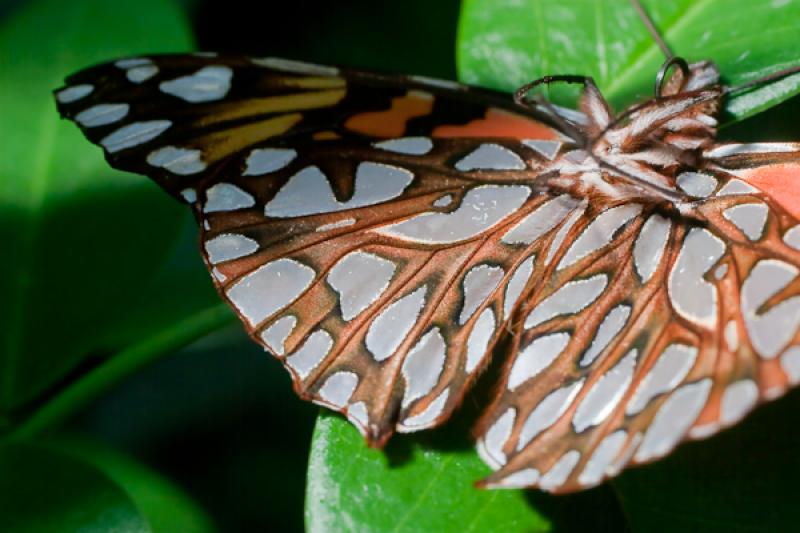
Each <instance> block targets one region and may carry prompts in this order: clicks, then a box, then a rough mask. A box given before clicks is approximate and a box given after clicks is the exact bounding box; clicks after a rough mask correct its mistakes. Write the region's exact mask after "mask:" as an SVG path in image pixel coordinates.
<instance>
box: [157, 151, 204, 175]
mask: <svg viewBox="0 0 800 533" xmlns="http://www.w3.org/2000/svg"><path fill="white" fill-rule="evenodd" d="M202 156H203V152H201V151H200V150H196V149H191V148H177V147H175V146H164V147H163V148H159V149H157V150H153V151H152V152H150V153H149V154H148V155H147V163H148V164H149V165H152V166H154V167H160V168H163V169H166V170H169V171H170V172H172V173H173V174H179V175H181V176H188V175H190V174H197V173H198V172H202V171H204V170H205V169H206V164H205V162H203V159H202Z"/></svg>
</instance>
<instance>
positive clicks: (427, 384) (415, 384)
mask: <svg viewBox="0 0 800 533" xmlns="http://www.w3.org/2000/svg"><path fill="white" fill-rule="evenodd" d="M446 350H447V344H445V341H444V337H442V334H441V332H440V331H439V328H438V327H435V328H433V329H432V330H430V331H428V333H426V334H425V335H424V336H423V337H422V338H421V339H420V340H419V341H417V344H416V345H414V347H413V348H411V350H410V351H409V352H408V355H407V356H406V358H405V360H404V361H403V366H402V369H401V372H402V374H403V378H405V382H406V387H405V393H404V394H403V401H402V404H401V405H402V407H404V408H405V407H408V406H409V405H410V404H411V403H412V402H413V401H414V400H416V399H418V398H422V397H423V396H425V395H426V394H428V393H429V392H430V391H431V390H433V388H434V387H435V386H436V383H437V382H438V381H439V376H440V375H441V373H442V369H443V368H444V361H445V352H446Z"/></svg>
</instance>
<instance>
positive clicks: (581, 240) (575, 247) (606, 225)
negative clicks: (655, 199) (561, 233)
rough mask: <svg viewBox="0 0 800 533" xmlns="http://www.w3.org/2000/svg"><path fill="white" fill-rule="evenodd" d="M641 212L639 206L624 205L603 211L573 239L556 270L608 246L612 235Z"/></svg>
mask: <svg viewBox="0 0 800 533" xmlns="http://www.w3.org/2000/svg"><path fill="white" fill-rule="evenodd" d="M641 211H642V206H641V205H639V204H625V205H621V206H618V207H612V208H611V209H607V210H606V211H603V212H602V213H601V214H600V215H599V216H598V217H597V218H596V219H594V220H593V221H592V223H591V224H589V225H588V226H586V228H585V229H584V230H583V232H582V233H581V234H580V235H579V236H578V238H577V239H575V242H574V243H573V244H572V246H570V247H569V249H568V250H567V253H566V254H564V256H563V257H562V258H561V263H559V265H558V268H559V269H562V268H566V267H568V266H570V265H572V264H573V263H575V262H577V261H579V260H581V259H583V258H584V257H586V256H588V255H590V254H592V253H594V252H596V251H597V250H599V249H600V248H602V247H604V246H606V245H607V244H609V243H610V242H611V240H612V238H613V237H614V234H615V233H616V232H617V231H618V230H619V229H620V228H622V227H623V226H624V225H625V224H627V223H628V222H630V220H631V219H632V218H633V217H635V216H636V215H638V214H639V213H640V212H641Z"/></svg>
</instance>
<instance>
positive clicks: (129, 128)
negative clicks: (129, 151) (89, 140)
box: [100, 120, 172, 154]
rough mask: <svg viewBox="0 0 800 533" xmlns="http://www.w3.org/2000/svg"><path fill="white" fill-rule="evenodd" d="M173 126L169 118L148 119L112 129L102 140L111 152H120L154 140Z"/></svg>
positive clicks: (101, 142) (104, 146)
mask: <svg viewBox="0 0 800 533" xmlns="http://www.w3.org/2000/svg"><path fill="white" fill-rule="evenodd" d="M170 126H172V122H171V121H169V120H148V121H146V122H134V123H132V124H127V125H125V126H122V127H121V128H119V129H117V130H114V131H112V132H111V133H109V134H108V135H106V136H105V137H103V138H102V139H101V140H100V144H102V145H103V148H105V149H106V150H107V151H108V152H109V153H112V154H113V153H115V152H119V151H120V150H124V149H125V148H131V147H133V146H137V145H140V144H144V143H146V142H148V141H152V140H153V139H155V138H156V137H158V136H159V135H161V134H162V133H164V131H166V129H167V128H169V127H170Z"/></svg>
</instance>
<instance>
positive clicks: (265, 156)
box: [242, 148, 297, 176]
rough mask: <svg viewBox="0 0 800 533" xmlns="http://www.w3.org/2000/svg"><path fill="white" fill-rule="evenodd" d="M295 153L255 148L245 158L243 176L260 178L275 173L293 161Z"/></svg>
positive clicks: (285, 149) (286, 149)
mask: <svg viewBox="0 0 800 533" xmlns="http://www.w3.org/2000/svg"><path fill="white" fill-rule="evenodd" d="M296 157H297V151H296V150H292V149H291V148H256V149H254V150H253V151H252V152H250V154H249V155H248V156H247V161H245V169H244V172H243V173H242V175H243V176H261V175H262V174H266V173H268V172H275V171H276V170H280V169H282V168H284V167H285V166H286V165H288V164H289V163H291V162H292V161H294V159H295V158H296Z"/></svg>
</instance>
